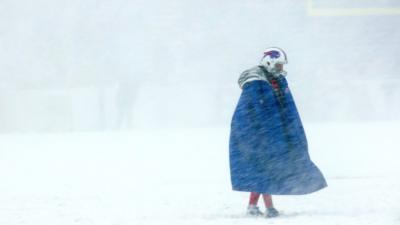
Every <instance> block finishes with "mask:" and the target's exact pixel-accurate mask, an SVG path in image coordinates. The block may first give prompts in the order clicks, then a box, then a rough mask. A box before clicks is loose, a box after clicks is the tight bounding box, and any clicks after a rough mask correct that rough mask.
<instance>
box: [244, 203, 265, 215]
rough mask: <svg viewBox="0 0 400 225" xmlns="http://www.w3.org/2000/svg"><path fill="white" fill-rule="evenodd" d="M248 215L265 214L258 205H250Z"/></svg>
mask: <svg viewBox="0 0 400 225" xmlns="http://www.w3.org/2000/svg"><path fill="white" fill-rule="evenodd" d="M247 215H249V216H262V215H264V214H263V213H262V212H261V211H260V209H259V208H258V206H255V205H249V206H248V207H247Z"/></svg>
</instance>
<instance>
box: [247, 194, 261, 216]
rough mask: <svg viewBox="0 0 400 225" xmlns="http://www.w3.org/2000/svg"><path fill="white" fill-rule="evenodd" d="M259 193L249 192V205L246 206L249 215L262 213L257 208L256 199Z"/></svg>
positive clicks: (258, 197)
mask: <svg viewBox="0 0 400 225" xmlns="http://www.w3.org/2000/svg"><path fill="white" fill-rule="evenodd" d="M260 195H261V194H260V193H256V192H251V193H250V199H249V206H248V207H247V214H248V215H251V216H261V215H263V213H262V212H261V211H260V209H259V208H258V206H257V204H258V200H259V199H260Z"/></svg>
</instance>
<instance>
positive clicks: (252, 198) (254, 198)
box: [249, 192, 261, 206]
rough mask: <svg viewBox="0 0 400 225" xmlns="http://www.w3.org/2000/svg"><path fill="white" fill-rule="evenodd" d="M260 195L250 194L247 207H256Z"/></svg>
mask: <svg viewBox="0 0 400 225" xmlns="http://www.w3.org/2000/svg"><path fill="white" fill-rule="evenodd" d="M260 195H261V194H260V193H256V192H251V193H250V199H249V205H254V206H257V204H258V199H260Z"/></svg>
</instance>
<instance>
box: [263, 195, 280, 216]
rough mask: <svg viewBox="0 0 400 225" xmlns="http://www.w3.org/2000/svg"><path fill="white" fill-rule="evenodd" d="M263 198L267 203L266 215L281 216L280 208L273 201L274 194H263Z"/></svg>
mask: <svg viewBox="0 0 400 225" xmlns="http://www.w3.org/2000/svg"><path fill="white" fill-rule="evenodd" d="M263 200H264V204H265V208H266V209H267V211H266V216H267V217H277V216H279V212H278V210H276V209H275V208H274V204H273V203H272V196H271V195H269V194H263Z"/></svg>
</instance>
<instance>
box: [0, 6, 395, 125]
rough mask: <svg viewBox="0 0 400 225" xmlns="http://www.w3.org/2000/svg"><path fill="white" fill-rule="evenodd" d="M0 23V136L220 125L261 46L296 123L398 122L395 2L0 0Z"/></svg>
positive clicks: (226, 122) (226, 119)
mask: <svg viewBox="0 0 400 225" xmlns="http://www.w3.org/2000/svg"><path fill="white" fill-rule="evenodd" d="M0 18H1V20H0V21H1V22H0V132H1V133H8V132H63V131H97V130H120V129H133V128H155V127H205V126H207V127H208V126H229V123H230V119H231V116H232V113H233V110H234V107H235V105H236V102H237V100H238V98H239V95H240V89H239V87H238V85H237V78H238V76H239V74H240V73H241V72H242V71H243V70H245V69H247V68H249V67H252V66H254V65H256V64H258V62H259V60H260V57H261V56H262V52H263V49H264V48H266V47H268V46H280V47H282V48H283V49H285V50H286V52H287V53H288V57H289V64H288V65H287V67H286V70H287V71H288V80H289V85H290V86H291V88H292V92H293V94H294V97H295V99H296V100H297V105H298V107H299V110H300V113H301V114H302V117H303V120H305V121H317V122H325V121H361V122H362V121H382V120H383V121H390V120H400V103H399V102H400V67H399V62H400V61H399V57H398V54H399V52H400V41H399V40H400V29H398V27H400V1H397V0H374V1H373V0H362V1H345V0H324V1H320V0H304V1H303V0H302V1H297V0H279V1H272V0H252V1H241V0H233V1H222V0H205V1H182V0H171V1H161V0H150V1H144V0H133V1H126V0H115V1H105V0H87V1H79V0H70V1H63V0H59V1H51V0H38V1H12V0H3V1H1V3H0Z"/></svg>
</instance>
